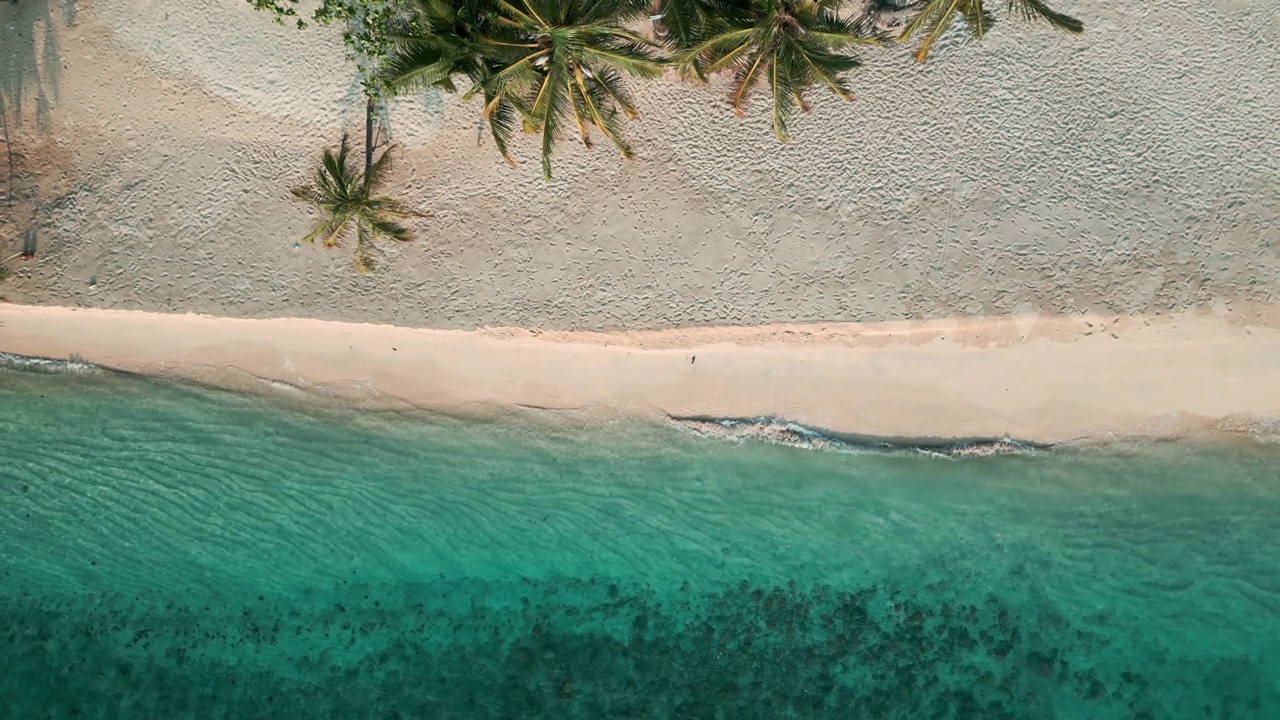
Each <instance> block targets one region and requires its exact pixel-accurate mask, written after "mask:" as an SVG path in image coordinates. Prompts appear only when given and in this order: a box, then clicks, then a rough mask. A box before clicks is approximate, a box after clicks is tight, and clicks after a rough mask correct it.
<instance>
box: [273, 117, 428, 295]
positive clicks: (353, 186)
mask: <svg viewBox="0 0 1280 720" xmlns="http://www.w3.org/2000/svg"><path fill="white" fill-rule="evenodd" d="M390 150H391V148H388V149H387V151H384V152H383V153H382V155H381V156H380V157H379V158H378V159H377V160H376V161H375V162H374V163H373V164H372V165H371V166H370V168H369V172H368V174H367V175H365V174H362V173H360V172H359V171H358V170H357V169H355V168H352V167H348V164H347V163H348V158H349V156H350V151H351V148H350V142H349V140H348V138H347V136H346V135H343V136H342V141H341V142H340V143H339V144H338V149H337V151H334V150H330V149H326V150H325V151H324V153H323V155H322V157H321V163H320V169H319V170H317V172H316V182H315V184H313V185H303V186H300V187H296V188H293V189H292V190H290V191H289V192H290V194H292V195H293V197H294V198H296V199H297V200H300V201H302V202H305V203H307V204H308V205H311V206H312V207H313V208H314V209H315V210H316V211H318V212H319V213H320V215H321V219H320V221H319V222H318V223H317V224H316V225H315V226H314V227H313V228H312V229H311V231H310V232H309V233H307V234H306V235H305V236H304V237H303V238H302V240H301V241H300V242H306V243H314V242H316V241H317V240H319V241H320V242H321V244H322V245H324V246H325V247H335V246H337V245H340V244H341V243H342V241H343V240H344V239H345V238H347V237H349V236H350V234H351V233H352V232H354V233H355V236H356V248H355V263H356V269H357V270H359V271H360V272H368V271H369V270H371V269H372V268H373V261H372V255H371V254H370V252H371V249H372V242H373V240H374V239H376V238H378V237H383V238H387V239H390V240H394V241H397V242H406V241H408V240H411V239H412V235H411V234H410V232H409V229H408V228H407V227H405V226H403V225H401V224H400V223H399V222H397V220H400V219H407V218H412V217H425V215H424V214H422V213H418V212H416V211H414V210H412V209H410V208H407V207H405V206H403V205H401V204H400V202H399V201H397V200H395V199H394V198H390V197H386V196H379V195H376V194H375V193H376V192H377V191H378V190H379V189H380V188H381V187H382V186H384V185H385V184H386V183H387V181H388V179H389V176H390V172H391V153H390Z"/></svg>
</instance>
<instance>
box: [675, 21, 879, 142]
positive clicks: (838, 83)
mask: <svg viewBox="0 0 1280 720" xmlns="http://www.w3.org/2000/svg"><path fill="white" fill-rule="evenodd" d="M684 2H686V3H689V0H684ZM840 2H841V0H748V1H747V2H743V3H740V4H738V5H737V6H736V7H733V8H732V12H727V13H724V12H722V13H716V14H710V13H704V16H705V19H702V18H699V19H696V20H694V21H691V22H688V23H685V26H686V27H687V28H688V29H687V30H685V31H682V33H681V36H682V37H683V40H682V41H681V43H680V45H679V46H678V51H677V54H676V56H675V62H676V63H677V64H679V65H680V66H682V67H683V68H686V69H687V70H688V71H689V72H688V73H687V74H692V75H695V76H696V77H698V78H703V79H705V78H706V76H707V75H709V74H711V73H717V72H726V73H729V74H731V75H732V76H733V90H732V92H731V100H732V102H733V109H734V112H736V113H737V114H738V115H739V116H740V117H741V116H742V114H743V108H744V105H745V103H746V100H747V95H748V94H749V93H750V91H751V90H752V88H753V87H754V86H756V85H757V84H760V83H763V84H765V85H767V86H768V88H769V94H770V96H771V101H772V102H771V116H772V121H773V132H774V134H775V135H777V136H778V139H779V140H781V141H783V142H786V141H788V140H789V139H790V135H789V134H788V132H787V121H788V120H789V119H790V118H791V117H792V116H793V115H795V113H796V111H797V110H804V111H806V112H807V111H808V110H809V105H808V103H806V102H805V98H804V93H805V91H806V90H807V89H808V88H810V87H812V86H814V85H817V86H820V87H825V88H827V89H828V90H830V91H831V92H833V93H835V95H836V96H837V97H840V98H842V99H844V100H852V99H853V93H852V91H851V90H850V89H849V86H848V84H847V83H846V82H845V79H844V74H845V73H847V72H849V71H850V70H853V69H855V68H857V67H859V66H860V65H861V64H862V63H861V62H860V61H859V60H858V58H856V57H855V56H853V55H851V54H849V53H848V52H847V48H849V47H850V46H852V45H857V44H875V43H879V42H880V41H881V38H880V37H879V36H878V35H877V34H876V33H874V32H872V31H871V30H870V28H869V26H868V25H867V24H866V23H865V22H863V21H861V20H855V19H853V18H851V17H850V16H849V15H848V14H847V13H841V12H840V7H839V6H840ZM690 4H692V5H697V4H698V0H694V1H693V2H692V3H690Z"/></svg>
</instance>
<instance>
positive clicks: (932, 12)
mask: <svg viewBox="0 0 1280 720" xmlns="http://www.w3.org/2000/svg"><path fill="white" fill-rule="evenodd" d="M1005 9H1006V12H1007V13H1008V14H1010V15H1016V16H1018V17H1020V18H1022V19H1023V20H1027V21H1034V20H1043V21H1044V22H1047V23H1049V24H1050V25H1051V26H1053V27H1055V28H1057V29H1059V30H1063V31H1066V32H1069V33H1072V34H1075V35H1079V34H1080V33H1082V32H1084V23H1082V22H1080V21H1079V20H1077V19H1075V18H1073V17H1071V16H1070V15H1064V14H1062V13H1060V12H1056V11H1055V10H1053V9H1052V8H1050V7H1049V6H1048V5H1046V4H1044V2H1042V0H1006V1H1005ZM957 16H959V17H963V18H964V22H965V25H967V26H968V30H969V35H970V36H971V37H973V38H974V39H975V40H976V39H980V38H981V37H982V36H983V35H986V34H987V31H988V30H989V29H991V26H992V25H993V24H994V23H995V16H994V15H992V14H991V12H990V11H989V10H988V9H987V8H986V7H984V6H983V4H982V0H924V1H923V2H922V3H921V4H920V8H919V14H917V15H916V16H915V17H913V18H912V19H911V21H910V22H908V23H907V25H906V27H905V28H904V29H903V31H902V35H901V36H899V39H900V40H902V41H903V42H906V41H907V40H910V39H911V36H912V35H915V34H916V33H918V32H919V33H922V34H923V36H924V37H923V39H922V40H921V41H920V47H918V48H917V49H916V60H917V61H919V62H924V61H925V60H926V59H928V57H929V51H930V50H931V49H932V48H933V44H934V43H935V42H937V41H938V38H940V37H942V36H943V35H944V34H945V33H946V32H947V30H948V29H950V27H951V25H952V23H953V22H955V20H956V17H957Z"/></svg>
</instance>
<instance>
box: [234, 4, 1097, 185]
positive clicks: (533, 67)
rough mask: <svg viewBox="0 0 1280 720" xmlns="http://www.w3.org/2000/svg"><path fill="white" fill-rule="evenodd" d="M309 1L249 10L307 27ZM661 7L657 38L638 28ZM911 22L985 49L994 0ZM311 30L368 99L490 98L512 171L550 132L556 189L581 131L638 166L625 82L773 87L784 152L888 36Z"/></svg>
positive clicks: (476, 20)
mask: <svg viewBox="0 0 1280 720" xmlns="http://www.w3.org/2000/svg"><path fill="white" fill-rule="evenodd" d="M298 1H299V0H248V2H249V3H250V4H251V5H253V6H254V7H255V8H258V9H260V10H264V11H267V12H271V13H273V14H275V16H276V20H277V21H279V22H283V21H284V20H286V19H290V18H292V19H294V20H295V21H296V22H297V24H298V25H299V27H305V26H306V21H304V20H303V19H302V18H301V17H299V16H298V12H297V9H296V5H297V3H298ZM992 2H994V0H992ZM1003 2H1004V5H1005V11H1006V14H1009V15H1013V16H1015V17H1020V18H1022V19H1024V20H1040V21H1044V22H1047V23H1049V24H1050V25H1051V26H1053V27H1056V28H1059V29H1062V30H1065V31H1067V32H1071V33H1079V32H1082V31H1083V25H1081V23H1080V22H1079V21H1078V20H1076V19H1074V18H1071V17H1069V16H1067V15H1063V14H1061V13H1058V12H1056V11H1054V10H1052V9H1050V8H1049V7H1048V6H1047V5H1045V4H1044V1H1043V0H1003ZM861 7H862V6H859V8H861ZM654 10H656V11H657V14H656V15H654V16H652V20H653V31H654V32H653V35H654V39H652V40H650V39H648V38H646V37H644V36H642V35H639V34H637V33H636V32H635V31H634V30H633V29H632V28H634V27H636V26H637V25H638V24H639V23H640V21H642V20H643V19H644V18H645V16H646V15H648V14H649V13H650V12H652V11H654ZM908 14H909V16H910V20H909V22H908V24H907V26H906V28H905V29H904V31H903V34H902V36H901V38H900V39H901V40H903V41H908V40H910V39H911V38H913V37H920V38H922V39H921V41H920V44H919V46H918V49H917V51H916V58H917V59H918V60H921V61H923V60H924V59H925V58H926V57H927V56H928V54H929V51H930V49H931V48H932V47H933V46H934V44H935V43H936V41H937V40H938V38H940V37H941V36H942V35H943V34H944V33H946V32H947V30H948V29H949V28H950V27H951V26H952V24H953V23H954V22H955V21H956V19H957V18H963V20H964V23H965V24H966V26H967V27H968V29H969V33H970V34H971V35H972V36H973V37H975V38H980V37H982V36H983V35H984V34H985V33H986V32H987V30H988V29H989V28H990V26H991V24H992V22H993V19H994V18H993V16H992V14H991V13H990V12H989V11H988V10H987V8H986V7H985V6H984V5H983V0H918V1H917V2H916V3H914V4H913V5H912V6H911V7H910V8H909V10H908ZM311 20H312V22H316V23H320V24H330V23H333V22H342V23H344V24H345V27H346V30H345V32H344V33H343V38H344V40H345V41H346V44H347V47H348V48H349V49H350V51H351V54H352V56H353V58H354V59H355V60H356V62H357V65H358V66H359V68H360V76H361V80H362V82H363V84H364V86H365V88H366V91H367V92H368V93H369V94H370V97H377V96H379V95H381V94H383V93H391V94H405V93H411V92H416V91H420V90H422V89H425V88H428V87H434V88H440V89H443V90H446V91H448V92H457V91H461V92H462V93H463V97H464V98H466V99H469V98H473V97H476V96H480V97H482V98H483V100H484V105H483V108H482V110H481V117H482V119H483V120H484V121H485V122H486V123H487V124H488V126H489V130H490V134H491V135H492V136H493V139H494V143H495V144H496V146H497V148H498V151H499V152H501V153H502V156H503V157H504V158H506V159H507V161H508V162H511V156H510V153H509V151H508V147H509V143H510V140H511V138H512V137H513V135H514V134H515V132H516V129H517V128H523V129H524V130H525V131H527V132H530V133H536V134H539V135H540V136H541V141H542V143H541V145H542V170H543V175H544V177H546V178H547V179H550V177H551V158H552V154H553V152H554V150H555V146H556V143H557V142H558V141H559V140H561V139H562V138H563V136H564V135H566V134H569V133H573V132H576V134H577V135H578V136H579V137H580V138H581V140H582V141H583V143H585V144H586V145H588V146H590V145H591V144H592V142H593V138H592V133H593V132H598V133H600V134H601V135H603V136H604V137H605V138H607V139H608V140H609V142H610V143H612V144H613V145H614V146H615V147H616V148H617V149H618V150H619V152H620V153H621V154H622V155H623V157H626V158H631V157H633V156H634V151H633V150H632V148H631V146H630V144H629V143H628V142H627V141H626V139H625V138H624V137H623V134H622V124H623V123H622V121H623V118H624V117H630V118H635V117H638V116H639V109H638V108H637V107H636V104H635V102H634V100H633V99H632V96H631V94H630V90H629V88H628V87H627V85H626V83H625V82H624V81H625V79H626V78H627V77H639V78H655V77H658V76H659V75H661V74H662V71H663V68H664V67H666V66H674V67H676V68H677V69H678V70H679V71H680V72H681V74H682V75H683V76H684V77H686V78H688V79H693V80H697V81H705V80H706V79H707V78H708V76H710V75H712V74H716V73H725V74H728V75H730V76H731V77H732V81H733V84H732V91H731V101H732V105H733V109H734V111H735V112H736V113H737V114H738V115H739V116H741V115H742V114H743V113H744V112H745V108H746V106H747V99H748V97H749V95H751V93H752V92H753V90H754V89H756V88H757V87H760V86H763V87H766V88H767V89H768V91H769V93H768V94H769V102H770V108H771V111H770V115H771V120H772V125H773V131H774V134H775V135H776V136H777V137H778V139H780V140H782V141H784V142H785V141H787V140H788V139H789V138H790V133H789V129H788V123H789V121H790V120H791V118H792V117H794V116H795V114H796V113H797V112H798V111H808V110H809V104H808V102H807V101H806V94H807V92H808V91H809V90H810V89H812V88H813V87H815V86H817V87H819V88H825V89H827V90H829V91H831V92H832V93H833V94H835V95H836V96H837V97H840V98H844V99H846V100H850V99H852V91H851V89H850V87H849V84H848V80H847V74H848V73H849V72H850V71H852V70H854V69H856V68H858V67H859V66H860V65H861V62H860V61H859V59H858V58H857V57H856V56H854V55H853V54H852V48H853V46H855V45H859V44H877V43H880V42H882V41H883V40H884V39H885V38H884V37H883V36H882V35H881V34H880V33H878V32H876V31H874V30H872V28H871V25H870V21H869V18H868V17H865V16H864V15H863V14H862V11H861V10H860V9H853V8H850V7H846V0H320V5H319V7H318V8H317V9H316V10H315V12H314V13H313V14H312V16H311Z"/></svg>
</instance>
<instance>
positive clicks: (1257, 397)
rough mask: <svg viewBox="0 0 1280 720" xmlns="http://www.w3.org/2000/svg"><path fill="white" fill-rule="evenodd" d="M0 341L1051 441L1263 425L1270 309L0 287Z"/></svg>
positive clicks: (139, 366)
mask: <svg viewBox="0 0 1280 720" xmlns="http://www.w3.org/2000/svg"><path fill="white" fill-rule="evenodd" d="M1273 320H1274V318H1273ZM0 348H2V349H4V350H5V351H8V352H13V353H19V354H24V355H34V356H42V357H48V358H70V357H76V358H80V359H83V360H86V361H89V362H94V363H99V364H102V365H106V366H109V367H114V368H120V369H124V370H130V371H135V372H142V373H148V374H155V375H161V376H169V377H177V378H182V379H189V380H198V381H201V382H206V383H212V384H215V385H222V386H229V387H234V388H237V389H241V390H257V391H266V390H268V389H269V388H270V383H287V384H288V385H290V386H294V387H300V388H304V389H307V390H310V391H313V392H315V393H317V394H321V395H329V396H337V397H340V398H349V399H360V400H363V401H365V402H366V404H372V405H374V406H378V405H381V406H384V407H390V408H394V407H397V406H401V407H402V406H403V403H408V404H410V405H413V406H415V407H418V408H424V409H428V410H434V411H439V412H446V413H450V414H455V415H464V416H465V415H492V414H494V413H509V412H512V411H517V410H518V409H520V408H534V409H541V410H565V411H574V412H579V413H585V414H589V415H598V416H605V417H608V416H618V415H621V414H626V415H635V416H641V417H650V418H658V419H661V418H666V417H675V418H690V417H715V418H756V417H776V418H783V419H786V420H790V421H794V422H798V423H802V424H805V425H809V426H812V427H817V428H823V429H828V430H832V431H836V432H841V433H850V434H857V435H863V436H871V437H877V438H886V439H899V440H925V439H927V440H939V439H941V440H950V439H957V438H959V439H966V438H970V439H971V438H1002V437H1006V436H1008V437H1012V438H1014V439H1018V440H1025V441H1033V442H1041V443H1062V442H1069V441H1081V440H1106V439H1111V438H1116V437H1122V438H1132V437H1141V438H1177V437H1183V436H1187V435H1191V434H1202V433H1206V432H1212V431H1220V432H1229V433H1244V434H1252V435H1255V436H1257V437H1260V438H1265V439H1269V440H1273V441H1280V421H1277V420H1276V419H1277V418H1280V324H1273V325H1271V326H1270V327H1264V326H1257V325H1254V326H1250V325H1243V324H1235V323H1233V322H1232V319H1231V318H1223V317H1195V316H1183V317H1178V318H1165V319H1157V320H1149V319H1143V318H1117V319H1106V318H1100V317H1083V318H1077V319H1074V320H1063V319H1056V318H1050V319H1038V318H1034V317H1021V318H1019V317H1009V318H991V319H984V320H974V321H934V322H924V323H879V324H828V325H776V326H768V327H760V328H706V329H692V330H670V331H656V332H647V333H631V334H625V333H589V332H546V333H535V332H529V331H525V330H518V329H491V330H482V331H477V332H463V331H456V330H427V329H410V328H399V327H391V326H384V325H365V324H352V323H336V322H326V321H320V320H299V319H271V320H239V319H227V318H215V317H207V316H197V315H163V314H154V313H142V312H129V311H112V310H76V309H70V308H53V307H46V308H38V307H23V306H17V305H0ZM259 381H261V382H259Z"/></svg>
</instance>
